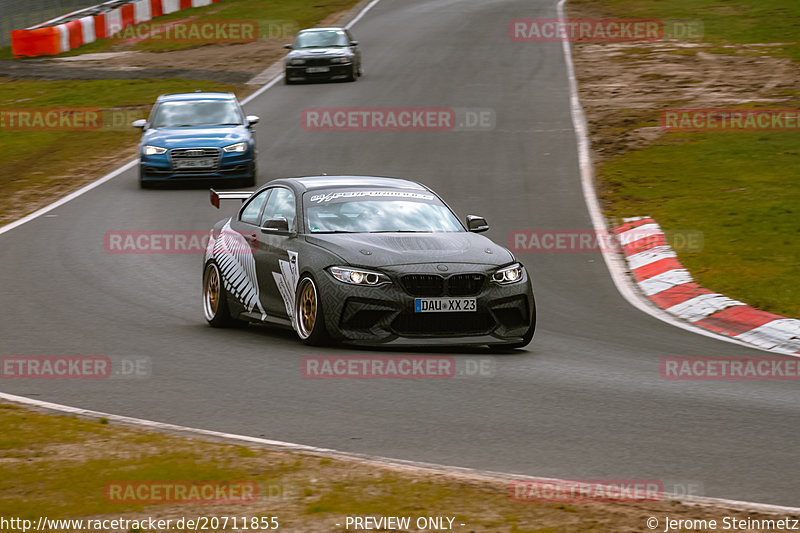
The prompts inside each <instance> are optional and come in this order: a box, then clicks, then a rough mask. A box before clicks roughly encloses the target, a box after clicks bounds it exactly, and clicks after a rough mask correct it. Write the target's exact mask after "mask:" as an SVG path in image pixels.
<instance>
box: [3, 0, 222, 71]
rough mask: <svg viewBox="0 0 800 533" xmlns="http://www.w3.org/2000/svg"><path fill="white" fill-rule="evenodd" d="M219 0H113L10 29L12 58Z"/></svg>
mask: <svg viewBox="0 0 800 533" xmlns="http://www.w3.org/2000/svg"><path fill="white" fill-rule="evenodd" d="M220 1H221V0H136V1H129V2H124V1H120V0H112V1H111V2H106V3H104V4H99V5H96V6H93V7H89V8H86V9H81V10H79V11H75V12H73V13H69V14H67V15H64V16H61V17H58V18H55V19H53V20H49V21H47V22H42V23H41V24H37V25H36V26H32V27H30V28H26V29H23V30H13V31H12V32H11V50H12V52H13V53H14V57H36V56H51V55H57V54H61V53H63V52H67V51H69V50H72V49H74V48H78V47H79V46H83V45H84V44H89V43H91V42H93V41H95V40H97V39H105V38H107V37H111V36H112V35H114V34H116V33H119V32H120V31H122V29H123V28H126V27H128V26H131V25H133V24H141V23H142V22H147V21H148V20H151V19H153V18H156V17H160V16H162V15H168V14H170V13H174V12H176V11H180V10H181V9H188V8H190V7H201V6H207V5H210V4H212V3H215V2H220Z"/></svg>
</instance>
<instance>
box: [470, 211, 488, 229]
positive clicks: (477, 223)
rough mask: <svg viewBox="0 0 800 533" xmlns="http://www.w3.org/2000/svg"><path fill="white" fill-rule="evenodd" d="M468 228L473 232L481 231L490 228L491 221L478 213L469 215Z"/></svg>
mask: <svg viewBox="0 0 800 533" xmlns="http://www.w3.org/2000/svg"><path fill="white" fill-rule="evenodd" d="M467 229H468V230H469V231H471V232H472V233H481V232H483V231H486V230H487V229H489V223H488V222H486V219H485V218H483V217H479V216H478V215H467Z"/></svg>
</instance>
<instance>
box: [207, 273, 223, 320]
mask: <svg viewBox="0 0 800 533" xmlns="http://www.w3.org/2000/svg"><path fill="white" fill-rule="evenodd" d="M203 278H204V279H203V312H204V313H205V315H206V320H214V318H215V317H216V316H217V310H218V309H219V300H220V294H221V291H220V279H219V269H218V268H217V265H215V264H214V263H210V264H209V265H208V266H207V267H206V274H205V276H203Z"/></svg>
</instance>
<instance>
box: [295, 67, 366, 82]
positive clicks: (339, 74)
mask: <svg viewBox="0 0 800 533" xmlns="http://www.w3.org/2000/svg"><path fill="white" fill-rule="evenodd" d="M324 66H326V67H328V68H329V69H330V70H329V71H328V72H307V71H306V69H307V68H309V67H308V66H297V65H286V77H287V78H288V79H289V81H302V80H306V81H309V80H339V79H342V80H343V79H347V78H349V77H350V76H352V75H353V69H354V68H355V66H354V64H353V63H340V64H335V65H324ZM310 68H317V67H314V66H312V67H310Z"/></svg>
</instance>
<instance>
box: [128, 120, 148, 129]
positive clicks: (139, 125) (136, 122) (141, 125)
mask: <svg viewBox="0 0 800 533" xmlns="http://www.w3.org/2000/svg"><path fill="white" fill-rule="evenodd" d="M146 125H147V121H146V120H145V119H143V118H140V119H139V120H134V121H133V122H131V126H133V127H134V128H139V129H140V130H143V129H144V127H145V126H146Z"/></svg>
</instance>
